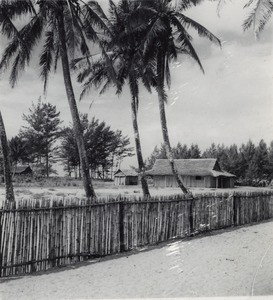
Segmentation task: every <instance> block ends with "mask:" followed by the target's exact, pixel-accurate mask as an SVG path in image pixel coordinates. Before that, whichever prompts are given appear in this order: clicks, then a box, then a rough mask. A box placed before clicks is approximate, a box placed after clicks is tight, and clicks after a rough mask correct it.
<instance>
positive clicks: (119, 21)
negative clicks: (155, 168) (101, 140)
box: [74, 0, 152, 197]
mask: <svg viewBox="0 0 273 300" xmlns="http://www.w3.org/2000/svg"><path fill="white" fill-rule="evenodd" d="M109 3H110V10H109V13H110V18H109V19H110V21H111V34H112V35H111V39H110V40H108V41H105V42H106V43H107V49H108V50H109V51H110V52H111V53H110V54H109V56H110V58H111V59H112V61H113V65H115V67H116V69H115V71H116V74H117V79H118V82H119V85H118V86H117V93H118V94H119V93H121V91H122V87H123V86H124V84H125V83H126V82H128V84H129V88H130V93H131V112H132V123H133V130H134V138H135V146H136V154H137V160H138V169H139V173H140V180H141V187H142V191H143V195H144V196H145V197H149V196H150V192H149V188H148V184H147V180H146V178H145V164H144V160H143V156H142V149H141V143H140V134H139V128H138V120H137V117H138V105H139V80H142V81H143V83H144V85H145V86H146V88H147V89H148V90H149V91H150V85H151V79H150V78H149V77H148V76H147V74H149V76H150V77H151V75H150V74H151V73H152V66H151V65H147V66H146V67H145V68H144V67H143V61H142V53H141V51H140V44H141V39H140V38H139V37H140V34H141V31H140V29H141V28H142V29H144V28H145V26H144V27H143V25H141V24H142V20H141V19H140V20H138V24H134V26H131V24H130V18H129V17H130V15H131V14H132V13H133V12H134V11H135V10H136V9H137V7H138V2H137V1H130V0H122V1H120V2H119V4H118V5H116V4H114V3H113V1H111V0H110V1H109ZM136 26H138V29H137V30H136ZM83 60H86V58H84V59H83ZM83 60H82V59H78V60H75V62H74V65H77V64H79V63H80V67H82V68H83V69H81V72H80V74H79V76H78V80H79V81H80V82H84V85H83V91H82V94H81V97H83V96H84V95H85V94H86V93H87V92H88V91H89V90H90V88H91V87H92V86H95V87H99V86H101V85H102V84H103V88H102V90H101V93H104V92H105V90H106V89H107V87H109V85H116V81H115V79H116V78H114V80H113V76H112V73H111V69H109V68H107V62H106V61H105V59H103V58H101V57H99V58H98V60H97V61H96V62H94V63H93V64H86V62H85V61H84V63H83Z"/></svg>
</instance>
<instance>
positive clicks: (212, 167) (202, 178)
mask: <svg viewBox="0 0 273 300" xmlns="http://www.w3.org/2000/svg"><path fill="white" fill-rule="evenodd" d="M174 165H175V168H176V170H177V172H178V175H179V176H180V178H181V180H182V182H183V184H184V185H185V186H187V187H199V188H233V187H234V181H235V177H236V176H235V175H233V174H230V173H228V172H225V171H222V170H221V168H220V165H219V163H218V161H217V159H215V158H202V159H175V160H174ZM146 174H147V175H149V176H152V177H153V181H154V186H156V187H178V184H177V181H176V179H175V177H174V176H173V173H172V170H171V166H170V163H169V161H168V159H157V160H156V161H155V164H154V166H153V168H152V169H151V170H149V171H147V172H146Z"/></svg>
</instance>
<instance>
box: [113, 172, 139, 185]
mask: <svg viewBox="0 0 273 300" xmlns="http://www.w3.org/2000/svg"><path fill="white" fill-rule="evenodd" d="M114 182H115V185H137V184H138V174H137V172H136V171H134V170H132V169H128V170H121V169H119V170H118V171H117V172H115V174H114Z"/></svg>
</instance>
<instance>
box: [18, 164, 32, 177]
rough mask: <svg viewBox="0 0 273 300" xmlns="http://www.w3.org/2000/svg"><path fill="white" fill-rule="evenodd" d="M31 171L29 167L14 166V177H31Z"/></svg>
mask: <svg viewBox="0 0 273 300" xmlns="http://www.w3.org/2000/svg"><path fill="white" fill-rule="evenodd" d="M32 174H33V171H32V169H31V167H30V166H26V165H21V166H16V167H15V170H14V175H32Z"/></svg>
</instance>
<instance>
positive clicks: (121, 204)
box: [119, 199, 125, 252]
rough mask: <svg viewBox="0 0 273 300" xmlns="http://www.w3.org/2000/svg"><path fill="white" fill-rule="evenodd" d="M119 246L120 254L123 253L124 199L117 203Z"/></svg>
mask: <svg viewBox="0 0 273 300" xmlns="http://www.w3.org/2000/svg"><path fill="white" fill-rule="evenodd" d="M119 244H120V252H124V251H125V244H124V199H123V200H122V201H120V202H119Z"/></svg>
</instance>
